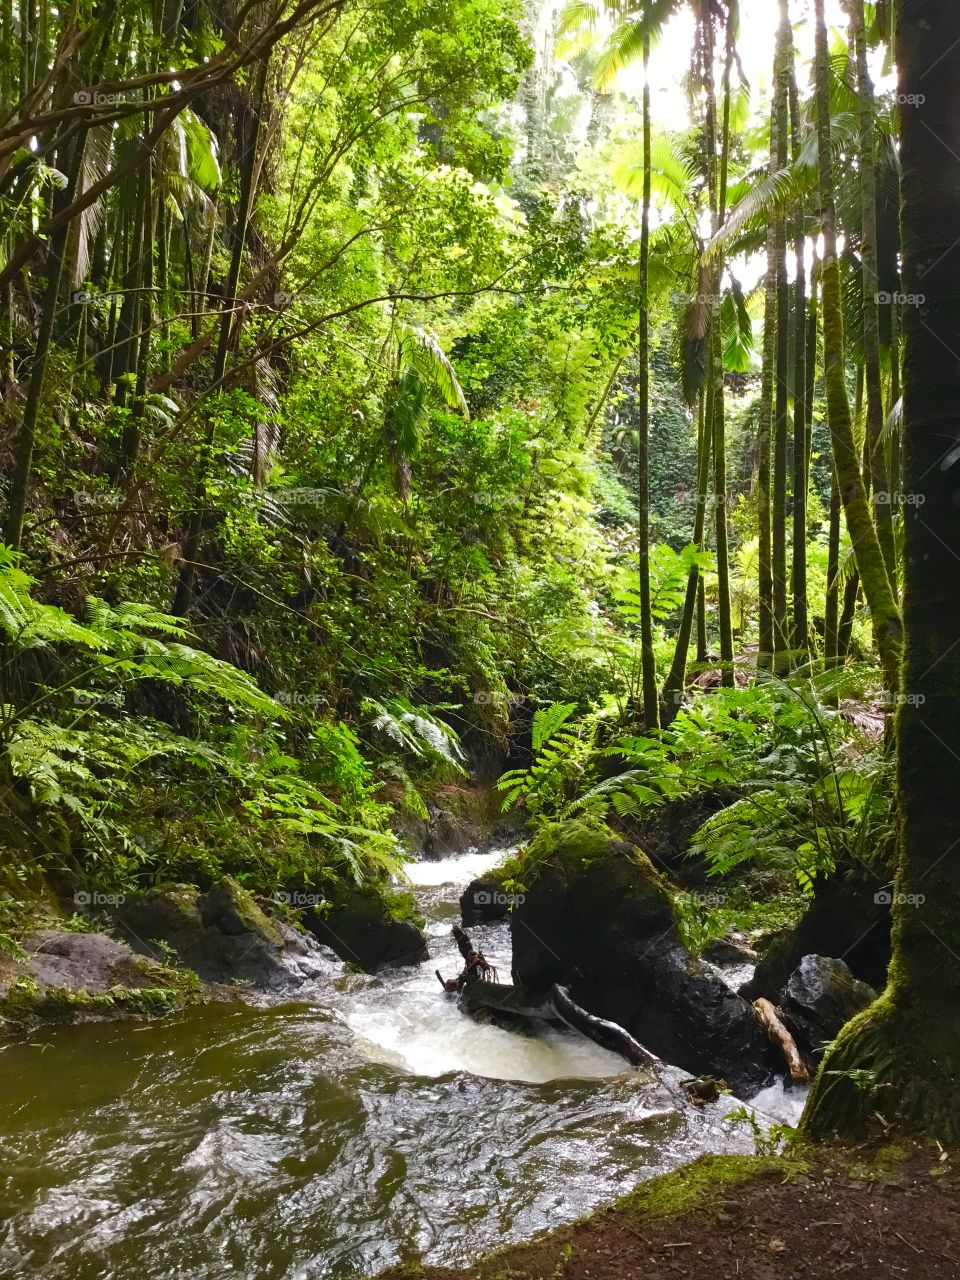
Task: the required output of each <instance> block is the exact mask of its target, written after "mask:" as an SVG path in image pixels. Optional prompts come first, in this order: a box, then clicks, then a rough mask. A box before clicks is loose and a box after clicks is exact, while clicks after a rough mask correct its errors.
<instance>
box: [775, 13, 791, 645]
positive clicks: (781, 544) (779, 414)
mask: <svg viewBox="0 0 960 1280" xmlns="http://www.w3.org/2000/svg"><path fill="white" fill-rule="evenodd" d="M792 46H793V36H792V32H791V30H790V13H789V9H788V4H787V0H780V26H779V29H778V31H777V51H776V74H775V88H774V99H773V114H774V119H775V122H776V130H775V134H776V157H777V169H778V170H783V169H784V168H786V165H787V156H788V154H789V153H788V149H787V148H788V144H789V140H790V139H789V129H788V120H789V92H790V56H791V50H792ZM773 239H774V264H775V270H776V288H777V345H776V388H775V391H774V415H773V507H772V511H771V531H772V535H773V629H774V650H775V653H776V655H777V656H776V660H775V665H776V667H777V670H783V669H784V667H785V663H786V653H785V651H786V650H787V649H788V648H789V646H790V642H789V638H788V629H787V443H788V439H789V429H790V411H789V385H788V377H789V360H790V283H789V279H788V276H787V216H786V212H785V211H784V212H783V213H780V212H778V213H777V215H776V218H775V220H774V227H773Z"/></svg>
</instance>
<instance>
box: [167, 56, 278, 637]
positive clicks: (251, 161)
mask: <svg viewBox="0 0 960 1280" xmlns="http://www.w3.org/2000/svg"><path fill="white" fill-rule="evenodd" d="M268 62H269V59H267V58H264V59H263V61H262V62H261V64H260V72H259V76H258V81H257V92H256V95H255V98H254V104H255V105H254V110H253V119H252V120H251V121H250V122H249V125H248V131H247V138H246V142H245V145H244V149H243V153H242V161H241V172H240V198H239V201H238V204H237V215H236V225H235V226H234V231H233V249H232V253H231V257H230V271H229V275H228V277H227V288H226V291H225V293H224V298H223V315H222V317H221V320H220V335H219V340H218V342H217V351H216V355H215V357H214V361H213V374H212V377H211V380H210V386H211V389H216V388H217V387H218V386H219V385H220V383H221V382H222V381H223V375H224V373H225V372H226V367H227V355H228V353H229V350H230V335H231V332H232V330H233V326H234V321H235V319H236V316H235V314H234V312H235V308H236V298H237V293H238V290H239V285H240V272H241V269H242V266H243V251H244V247H245V245H246V239H247V226H248V224H249V220H250V212H251V209H252V208H253V201H254V174H255V172H256V163H257V147H258V145H259V141H260V122H261V118H262V115H263V105H264V96H265V93H266V82H267V68H268ZM215 439H216V418H215V416H214V414H213V413H211V414H210V416H209V418H208V424H207V429H206V432H205V434H204V442H203V453H202V455H201V461H200V474H199V476H198V477H197V483H196V487H195V490H194V510H193V512H192V513H191V516H190V520H189V522H188V525H187V535H186V537H185V538H184V541H183V553H182V565H181V569H180V577H179V580H178V582H177V590H176V594H175V595H174V599H173V606H172V609H173V613H174V614H176V615H177V616H178V617H186V615H187V614H188V613H189V612H190V606H191V603H192V601H193V584H194V581H195V579H196V571H197V565H196V561H197V553H198V551H199V549H200V538H201V535H202V533H203V524H204V502H205V498H206V475H207V468H208V467H209V465H210V461H211V454H212V450H213V446H214V443H215Z"/></svg>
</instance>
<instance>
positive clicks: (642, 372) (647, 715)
mask: <svg viewBox="0 0 960 1280" xmlns="http://www.w3.org/2000/svg"><path fill="white" fill-rule="evenodd" d="M649 71H650V34H649V31H645V32H644V37H643V214H642V221H641V230H640V329H639V340H638V343H637V365H638V372H637V391H638V397H639V402H640V403H639V421H638V424H637V538H638V539H639V543H640V564H639V571H640V573H639V576H640V649H641V668H642V677H643V723H644V728H646V729H656V728H657V727H658V726H659V724H660V708H659V693H658V691H657V659H656V654H655V653H654V649H653V611H652V607H651V602H650V201H651V195H652V178H653V158H652V154H651V153H652V140H651V132H650V131H651V123H650V81H649Z"/></svg>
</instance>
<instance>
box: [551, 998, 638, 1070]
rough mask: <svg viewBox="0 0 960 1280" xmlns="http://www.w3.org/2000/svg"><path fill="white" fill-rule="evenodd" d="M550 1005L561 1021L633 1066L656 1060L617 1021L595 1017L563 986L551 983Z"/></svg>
mask: <svg viewBox="0 0 960 1280" xmlns="http://www.w3.org/2000/svg"><path fill="white" fill-rule="evenodd" d="M548 1000H549V1004H550V1006H551V1008H552V1009H553V1010H554V1012H555V1013H556V1015H557V1017H558V1018H559V1019H560V1020H561V1022H564V1023H566V1025H567V1026H568V1027H572V1028H573V1030H574V1031H579V1032H580V1033H581V1035H585V1036H587V1037H588V1038H589V1039H590V1040H593V1041H595V1042H596V1043H597V1044H599V1045H601V1046H602V1047H603V1048H604V1049H609V1050H610V1051H611V1052H612V1053H619V1054H620V1055H621V1056H622V1057H624V1058H626V1060H627V1061H628V1062H630V1063H632V1064H633V1065H634V1066H635V1067H644V1066H653V1065H654V1064H656V1063H658V1062H659V1059H658V1058H657V1057H656V1055H655V1054H652V1053H651V1052H650V1050H649V1049H645V1048H644V1047H643V1045H642V1044H640V1043H639V1041H637V1040H634V1038H633V1036H632V1035H631V1034H630V1032H629V1031H627V1030H626V1029H625V1028H624V1027H621V1026H620V1024H619V1022H609V1021H608V1020H607V1019H606V1018H598V1017H596V1016H595V1015H594V1014H592V1013H587V1011H586V1009H581V1008H580V1006H579V1005H578V1004H576V1003H575V1002H574V1001H573V999H572V997H571V995H570V992H569V991H568V990H567V988H566V987H561V986H560V984H559V983H554V985H553V986H552V987H551V988H550V995H549V997H548Z"/></svg>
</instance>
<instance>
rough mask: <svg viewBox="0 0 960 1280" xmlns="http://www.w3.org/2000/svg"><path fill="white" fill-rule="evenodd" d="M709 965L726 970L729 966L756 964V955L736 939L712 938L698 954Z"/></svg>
mask: <svg viewBox="0 0 960 1280" xmlns="http://www.w3.org/2000/svg"><path fill="white" fill-rule="evenodd" d="M700 954H701V955H702V957H703V959H704V960H709V961H710V963H711V964H715V965H719V966H720V967H721V968H727V967H729V966H731V965H742V964H756V962H757V953H756V951H754V950H752V949H751V948H750V947H749V946H748V945H747V944H746V942H741V941H739V940H738V939H736V938H714V939H713V941H712V942H708V943H707V945H706V946H705V947H704V949H703V951H702V952H701V953H700Z"/></svg>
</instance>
